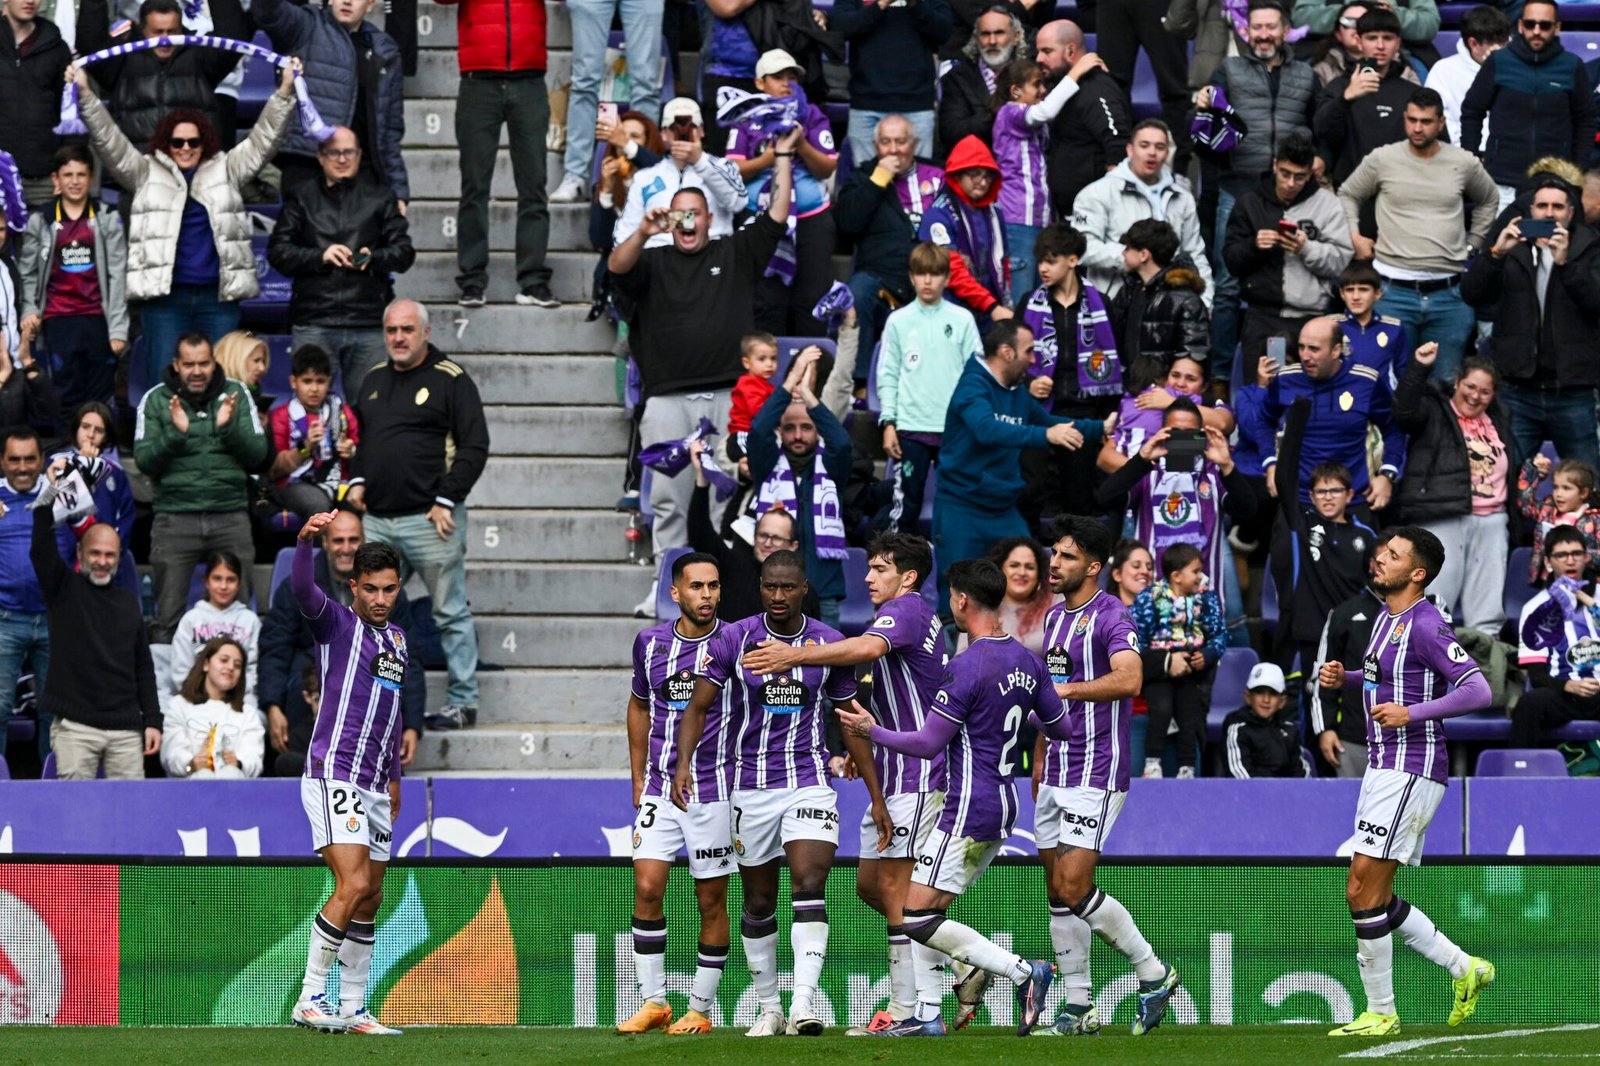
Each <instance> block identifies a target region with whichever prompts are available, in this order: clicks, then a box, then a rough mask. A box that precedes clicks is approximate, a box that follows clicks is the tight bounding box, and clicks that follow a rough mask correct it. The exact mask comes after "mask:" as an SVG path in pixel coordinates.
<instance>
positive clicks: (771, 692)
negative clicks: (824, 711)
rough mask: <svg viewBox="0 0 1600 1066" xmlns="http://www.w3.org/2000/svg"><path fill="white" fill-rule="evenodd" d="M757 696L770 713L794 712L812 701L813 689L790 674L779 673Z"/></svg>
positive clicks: (761, 704) (764, 708)
mask: <svg viewBox="0 0 1600 1066" xmlns="http://www.w3.org/2000/svg"><path fill="white" fill-rule="evenodd" d="M757 698H758V700H759V701H760V706H761V709H762V710H763V711H766V712H767V713H768V714H794V713H795V712H796V711H798V710H800V709H801V708H802V707H804V706H805V705H806V704H807V703H809V702H810V699H811V691H810V690H809V689H808V688H806V686H805V685H804V684H803V683H802V682H799V681H796V680H794V679H793V678H791V677H790V676H789V675H788V674H779V675H778V676H777V677H774V678H772V679H771V680H769V681H767V683H766V684H764V685H762V686H761V694H760V696H759V697H757Z"/></svg>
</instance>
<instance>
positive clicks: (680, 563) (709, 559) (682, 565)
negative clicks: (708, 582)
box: [672, 552, 722, 585]
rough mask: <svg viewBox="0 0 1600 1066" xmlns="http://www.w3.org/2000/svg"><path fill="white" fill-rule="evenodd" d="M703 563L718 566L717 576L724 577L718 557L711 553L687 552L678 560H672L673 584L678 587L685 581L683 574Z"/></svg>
mask: <svg viewBox="0 0 1600 1066" xmlns="http://www.w3.org/2000/svg"><path fill="white" fill-rule="evenodd" d="M702 563H704V564H706V565H708V566H716V567H717V568H718V569H717V576H718V577H721V576H722V569H721V567H720V565H719V564H718V563H717V557H716V556H715V555H712V554H711V553H710V552H685V553H684V554H682V555H680V556H678V557H677V558H676V559H674V560H672V583H673V584H674V585H676V584H677V583H678V582H679V581H681V580H682V579H683V572H684V571H685V570H687V569H689V567H691V566H698V565H700V564H702Z"/></svg>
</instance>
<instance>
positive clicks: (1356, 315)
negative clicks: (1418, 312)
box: [1290, 259, 1411, 388]
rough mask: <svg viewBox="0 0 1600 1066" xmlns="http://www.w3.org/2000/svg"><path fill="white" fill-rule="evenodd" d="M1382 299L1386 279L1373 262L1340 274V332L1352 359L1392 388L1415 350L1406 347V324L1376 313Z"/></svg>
mask: <svg viewBox="0 0 1600 1066" xmlns="http://www.w3.org/2000/svg"><path fill="white" fill-rule="evenodd" d="M1381 299H1383V275H1382V274H1380V273H1378V272H1377V270H1375V269H1374V268H1373V266H1372V261H1371V260H1368V259H1360V260H1357V261H1355V262H1353V263H1351V264H1350V265H1349V266H1347V267H1345V268H1344V270H1343V271H1342V272H1341V273H1340V274H1339V300H1340V301H1341V302H1342V303H1343V304H1344V315H1343V316H1342V317H1341V318H1340V319H1339V328H1340V329H1341V330H1343V331H1344V339H1345V344H1346V345H1348V347H1349V351H1350V354H1349V356H1348V358H1349V359H1350V360H1351V361H1352V362H1356V363H1360V364H1361V365H1362V366H1370V367H1371V368H1372V369H1374V370H1376V371H1377V372H1378V373H1379V374H1382V375H1384V376H1386V377H1387V378H1388V379H1389V384H1390V387H1391V388H1392V387H1393V386H1394V384H1395V383H1396V382H1398V381H1399V380H1400V371H1401V370H1402V369H1404V366H1405V360H1406V359H1408V358H1410V352H1411V349H1410V348H1409V347H1407V346H1406V327H1405V326H1404V324H1402V323H1401V321H1400V320H1399V319H1398V318H1391V317H1389V316H1388V315H1380V314H1378V313H1377V311H1375V310H1374V308H1375V307H1377V304H1378V301H1379V300H1381ZM1290 347H1291V348H1292V347H1294V345H1292V344H1291V345H1290Z"/></svg>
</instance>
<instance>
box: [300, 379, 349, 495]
mask: <svg viewBox="0 0 1600 1066" xmlns="http://www.w3.org/2000/svg"><path fill="white" fill-rule="evenodd" d="M313 418H315V419H317V420H318V421H320V422H321V423H322V427H323V432H322V439H321V440H320V441H318V442H317V443H316V444H314V445H312V446H311V447H310V448H309V449H306V448H305V444H306V439H307V438H308V437H309V436H310V435H311V420H312V419H313ZM349 434H350V420H349V418H348V417H347V416H346V413H345V406H344V404H343V403H342V402H340V400H339V397H337V396H329V397H328V398H327V399H326V400H324V401H323V403H322V406H321V407H319V408H317V410H316V411H314V412H313V411H308V410H306V405H305V404H303V403H301V402H300V400H299V399H298V398H294V399H291V400H290V401H289V447H290V448H293V449H295V450H296V451H300V450H305V453H306V460H305V462H303V463H301V464H300V465H299V466H297V467H295V468H294V469H293V470H292V471H290V473H289V480H290V481H310V480H312V479H313V478H315V476H316V474H317V472H318V471H319V470H321V469H322V467H323V464H325V463H327V462H328V461H329V460H331V459H333V457H334V453H335V452H336V451H337V449H338V444H339V442H340V441H341V440H343V439H344V438H345V437H347V436H349ZM322 472H323V473H326V474H329V475H330V477H331V479H332V481H333V482H334V484H335V485H336V486H337V484H338V482H339V468H338V466H337V465H335V466H334V467H333V468H332V470H331V471H329V470H324V471H322Z"/></svg>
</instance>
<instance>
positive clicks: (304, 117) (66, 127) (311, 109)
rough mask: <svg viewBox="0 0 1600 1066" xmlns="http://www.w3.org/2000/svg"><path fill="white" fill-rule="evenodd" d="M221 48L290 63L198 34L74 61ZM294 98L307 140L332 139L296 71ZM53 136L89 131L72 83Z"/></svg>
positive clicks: (153, 40)
mask: <svg viewBox="0 0 1600 1066" xmlns="http://www.w3.org/2000/svg"><path fill="white" fill-rule="evenodd" d="M180 47H187V48H220V49H222V50H223V51H225V52H237V53H238V54H240V55H244V56H257V57H259V58H261V59H265V60H266V61H267V62H269V63H271V64H272V65H273V66H274V67H281V66H283V65H284V64H285V63H288V62H289V59H290V57H289V56H282V55H279V54H278V53H277V52H274V51H272V50H271V49H268V48H262V47H261V46H260V45H256V44H251V43H250V42H249V41H236V40H234V39H233V38H231V37H212V36H209V35H206V34H197V33H175V34H173V35H172V36H170V37H151V38H146V39H145V40H140V41H129V42H127V43H126V44H119V45H113V46H112V47H110V48H104V49H101V50H100V51H98V52H95V53H93V54H91V55H86V56H84V57H83V58H82V59H79V60H77V61H76V62H77V65H78V66H80V67H87V66H89V65H91V64H93V63H98V62H100V61H101V60H103V59H113V58H115V57H117V56H125V55H132V54H133V53H135V52H145V51H148V50H150V49H152V48H180ZM294 95H295V100H296V103H297V107H298V109H299V112H300V129H301V131H302V132H304V133H305V135H306V136H307V137H311V138H313V139H315V140H317V141H325V140H327V139H328V138H329V137H332V136H333V127H332V126H329V125H328V124H327V123H325V122H323V121H322V116H321V115H320V114H318V113H317V108H316V105H315V104H313V103H312V102H311V90H310V89H308V88H306V78H305V74H304V73H302V72H300V71H296V72H295V75H294ZM54 132H55V133H57V134H58V135H60V136H62V137H68V136H74V135H79V134H84V133H87V132H88V127H86V126H85V125H84V124H83V115H82V114H81V113H80V112H79V110H78V86H77V85H76V84H75V83H73V82H70V81H69V82H67V84H66V85H65V86H64V87H63V88H62V90H61V121H60V122H58V123H57V124H56V128H55V131H54Z"/></svg>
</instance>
